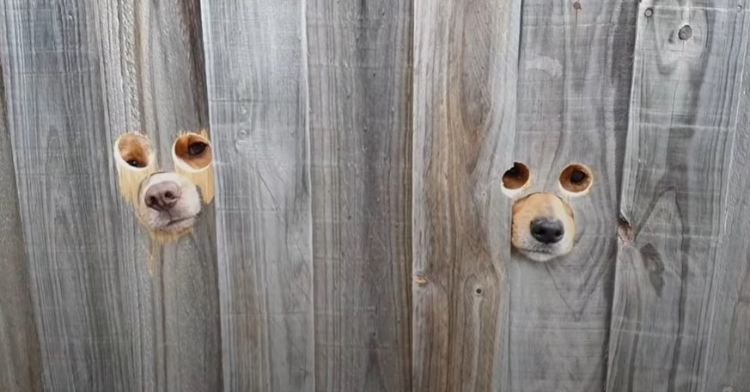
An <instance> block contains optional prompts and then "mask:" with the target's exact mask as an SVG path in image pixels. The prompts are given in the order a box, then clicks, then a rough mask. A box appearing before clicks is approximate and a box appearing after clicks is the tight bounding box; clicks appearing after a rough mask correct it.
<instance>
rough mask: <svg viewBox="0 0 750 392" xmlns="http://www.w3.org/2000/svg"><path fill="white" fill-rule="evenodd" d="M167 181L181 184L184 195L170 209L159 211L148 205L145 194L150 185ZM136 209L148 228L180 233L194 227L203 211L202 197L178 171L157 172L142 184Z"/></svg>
mask: <svg viewBox="0 0 750 392" xmlns="http://www.w3.org/2000/svg"><path fill="white" fill-rule="evenodd" d="M165 181H172V182H175V183H177V184H178V185H179V186H180V190H181V192H182V195H181V196H180V198H179V199H178V201H177V204H176V205H175V206H174V207H172V208H171V209H170V210H169V211H157V210H154V209H152V208H149V207H148V206H146V201H145V194H146V192H147V191H148V189H149V187H151V186H153V185H154V184H158V183H161V182H165ZM136 211H137V214H138V218H139V219H140V221H141V222H142V223H143V225H145V226H146V227H147V228H148V229H150V230H153V231H156V232H161V233H166V234H172V233H180V232H184V231H187V230H190V228H192V227H193V224H194V223H195V219H196V218H197V217H198V214H200V212H201V199H200V195H199V194H198V189H197V187H196V186H195V185H194V184H193V183H192V182H190V180H188V179H187V178H185V177H183V176H181V175H179V174H177V173H156V174H154V175H152V176H151V177H150V178H149V179H148V180H147V181H146V182H145V183H144V184H143V185H142V186H141V192H140V194H139V196H138V204H137V206H136Z"/></svg>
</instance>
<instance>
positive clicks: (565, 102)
mask: <svg viewBox="0 0 750 392" xmlns="http://www.w3.org/2000/svg"><path fill="white" fill-rule="evenodd" d="M635 9H636V5H635V2H633V1H614V0H607V1H598V2H590V1H576V2H553V3H550V2H549V1H543V0H528V1H524V3H523V10H522V16H521V18H522V20H523V25H522V33H521V37H522V38H521V44H520V60H519V76H518V119H517V124H518V126H517V129H518V133H517V134H516V140H515V146H516V147H515V155H514V160H516V161H519V162H523V163H524V164H526V165H527V166H528V167H529V169H530V171H531V181H532V184H531V186H530V187H529V188H528V189H526V191H525V192H523V193H522V194H520V195H519V196H518V197H519V198H520V197H523V196H525V195H527V194H531V193H534V192H550V193H554V194H557V195H558V196H560V197H561V198H562V199H563V200H565V201H566V202H568V203H569V205H570V206H571V207H572V209H573V212H574V216H575V221H576V226H577V232H576V238H577V240H576V243H575V246H574V248H573V250H572V251H571V253H570V254H568V255H566V256H564V257H561V258H557V259H553V260H551V261H549V262H547V263H538V262H534V261H531V260H529V259H527V258H526V257H524V256H523V255H522V254H520V253H514V254H513V258H512V260H513V262H512V264H511V267H510V273H509V277H508V282H509V286H510V301H509V303H510V305H509V306H510V316H509V319H510V321H509V323H510V326H509V330H510V332H509V342H510V343H509V345H510V355H509V361H510V376H509V378H510V380H509V382H510V387H509V388H508V389H509V390H511V391H552V390H555V391H601V390H604V385H605V377H606V356H607V338H608V329H609V317H610V313H609V310H610V300H611V292H612V285H613V279H614V276H613V271H614V264H615V251H616V242H615V238H616V228H617V212H616V211H617V202H618V195H619V180H620V178H621V169H622V155H623V154H622V152H623V150H624V144H625V143H624V139H625V135H626V132H627V114H628V97H629V91H630V81H631V66H632V63H631V62H630V61H629V56H630V55H631V54H632V52H633V45H634V39H635V36H634V34H635V26H634V24H635V20H634V17H635ZM572 163H582V164H585V165H587V166H588V167H589V168H590V169H591V171H592V172H593V178H594V183H593V185H592V187H591V189H590V191H589V192H588V193H587V194H585V195H581V196H575V197H569V196H567V195H566V194H564V193H563V192H562V191H561V188H560V184H559V177H560V174H561V172H562V171H563V169H564V168H565V167H566V166H568V165H569V164H572Z"/></svg>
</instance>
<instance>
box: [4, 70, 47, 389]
mask: <svg viewBox="0 0 750 392" xmlns="http://www.w3.org/2000/svg"><path fill="white" fill-rule="evenodd" d="M0 64H2V63H1V62H0ZM1 69H2V67H0V70H1ZM4 97H5V88H4V87H3V80H2V79H0V184H2V186H0V205H2V208H1V209H0V254H1V255H2V256H1V257H0V271H2V273H0V390H2V391H39V390H41V375H42V374H41V373H42V362H41V357H40V353H39V340H38V336H37V330H36V324H35V322H34V308H33V305H32V304H33V302H32V299H31V291H32V288H31V283H30V281H29V271H28V260H27V258H26V253H25V250H24V242H23V233H22V231H21V230H20V229H21V217H20V212H19V201H18V191H17V188H16V178H15V170H14V167H15V166H14V163H13V151H12V148H11V142H10V133H9V130H8V127H7V123H6V117H5V114H6V105H5V98H4Z"/></svg>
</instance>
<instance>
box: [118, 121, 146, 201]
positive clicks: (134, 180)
mask: <svg viewBox="0 0 750 392" xmlns="http://www.w3.org/2000/svg"><path fill="white" fill-rule="evenodd" d="M114 158H115V167H116V168H117V176H118V179H119V183H120V194H122V197H123V198H124V199H125V200H126V201H128V202H130V203H133V204H134V205H135V204H136V203H137V200H138V192H139V189H140V185H141V183H142V182H143V180H145V179H146V178H148V177H149V176H150V175H151V174H153V173H154V172H155V171H156V158H155V155H154V150H153V148H152V147H151V142H150V141H149V140H148V137H146V136H145V135H142V134H140V133H136V132H128V133H124V134H122V135H120V137H118V138H117V140H115V145H114Z"/></svg>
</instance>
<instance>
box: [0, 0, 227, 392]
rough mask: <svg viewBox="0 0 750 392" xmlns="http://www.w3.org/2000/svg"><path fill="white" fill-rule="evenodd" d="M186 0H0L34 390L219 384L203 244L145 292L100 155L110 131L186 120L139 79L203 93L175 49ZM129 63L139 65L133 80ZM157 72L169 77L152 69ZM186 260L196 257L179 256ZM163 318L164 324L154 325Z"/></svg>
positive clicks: (143, 239)
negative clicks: (36, 346) (36, 357)
mask: <svg viewBox="0 0 750 392" xmlns="http://www.w3.org/2000/svg"><path fill="white" fill-rule="evenodd" d="M190 4H193V5H192V6H191V5H190ZM194 4H195V2H189V3H180V4H179V5H177V3H176V2H175V3H174V4H171V5H167V6H168V7H169V8H164V9H158V5H157V4H154V3H140V2H139V3H137V4H136V3H135V2H132V1H114V0H112V1H108V2H98V3H95V2H88V1H73V0H70V1H63V2H31V3H29V2H24V1H9V2H5V3H4V4H3V5H2V8H0V12H2V15H1V16H2V17H1V18H0V19H1V20H2V23H3V25H2V27H3V28H2V31H4V33H5V34H3V35H2V38H1V39H2V41H1V42H2V47H1V48H2V59H1V60H2V63H3V71H4V73H3V77H4V81H5V86H6V97H7V102H8V103H9V107H8V124H9V129H10V131H11V139H12V145H13V151H14V153H15V163H16V178H17V183H18V191H19V194H20V195H21V197H20V210H21V220H22V222H23V233H24V236H25V240H26V245H27V246H26V251H27V253H28V260H29V269H30V278H31V284H32V287H33V289H34V295H33V297H34V310H35V313H36V318H37V327H38V330H39V336H40V350H41V357H42V362H43V364H44V367H43V371H42V380H41V383H42V386H43V389H45V390H46V389H55V390H107V391H119V390H125V391H130V390H155V389H156V390H216V389H217V388H219V387H220V372H219V363H218V336H219V335H218V323H217V316H216V309H217V308H218V307H217V306H216V305H215V304H216V303H217V300H218V291H217V289H216V283H215V277H214V278H212V276H211V274H210V267H211V264H212V263H213V262H212V260H213V257H211V256H210V254H211V253H210V252H211V251H210V249H206V250H205V251H204V253H202V254H200V255H196V254H192V253H191V254H190V256H189V257H185V258H184V259H183V260H182V261H183V262H184V264H185V265H183V266H182V269H180V270H178V272H174V273H170V272H167V273H168V274H170V276H169V278H168V279H167V281H169V282H172V283H170V284H168V287H167V290H166V291H165V292H166V293H167V294H166V295H165V296H164V298H166V299H165V300H164V302H161V303H158V304H156V305H157V306H155V307H154V306H152V299H154V295H156V293H153V292H152V290H151V285H150V278H149V276H148V272H147V267H146V266H147V262H148V257H149V255H148V247H149V245H148V239H147V238H148V236H147V234H146V233H145V232H144V231H142V230H141V229H140V228H139V227H138V225H137V224H136V222H135V218H134V216H133V213H132V211H131V209H130V207H129V206H127V205H125V203H123V202H122V201H121V200H120V196H119V193H118V192H117V189H116V176H115V170H114V167H113V164H112V162H113V161H112V157H111V156H110V151H111V147H112V143H113V141H114V139H115V138H116V137H117V136H118V135H119V134H120V133H121V132H123V131H126V130H144V131H150V133H151V134H152V135H153V136H156V135H160V134H161V132H165V133H172V132H174V131H175V129H172V127H173V124H170V123H168V121H164V122H158V121H150V120H149V119H153V118H156V117H160V118H167V119H181V120H185V121H186V122H187V123H189V126H193V125H196V126H197V125H199V124H197V123H198V122H200V119H201V115H200V110H196V106H195V105H193V106H189V105H188V107H186V106H182V105H173V103H174V102H173V101H172V100H171V99H165V100H162V101H160V102H158V111H156V109H154V110H153V111H152V112H150V113H147V111H146V109H145V108H146V107H149V105H148V103H147V102H146V101H147V98H148V97H149V96H150V93H145V92H144V90H145V89H152V88H154V89H157V90H158V89H159V86H160V85H161V86H165V85H169V86H173V85H177V86H185V89H187V90H190V91H193V90H195V91H196V92H195V93H193V94H192V95H191V98H196V97H200V96H201V95H202V92H201V90H202V88H201V85H200V83H197V82H196V79H200V78H201V77H202V76H201V75H202V70H200V69H198V68H190V67H189V66H186V65H185V64H184V63H183V62H182V60H184V59H188V61H192V59H195V58H196V57H198V56H199V55H198V54H197V52H199V50H200V49H199V47H196V46H195V40H191V39H190V37H191V36H192V37H197V36H199V32H200V26H199V24H198V25H196V24H195V21H196V20H200V16H199V14H198V13H197V12H195V10H197V8H196V7H195V5H194ZM191 10H192V11H191ZM149 15H150V16H155V15H162V17H161V18H151V17H149ZM144 21H145V22H147V23H148V26H144V25H143V24H141V23H142V22H144ZM139 37H140V38H139ZM144 37H147V39H153V40H155V41H157V42H156V43H154V44H153V45H154V46H155V47H158V50H154V52H153V53H149V52H147V51H145V48H146V47H145V46H144V45H143V42H137V41H139V39H145V38H144ZM165 37H171V38H172V39H173V41H169V42H165V41H163V40H164V39H165ZM141 50H144V51H141ZM153 54H159V57H158V58H157V57H154V56H153ZM170 56H174V57H170ZM170 59H179V60H180V61H179V62H174V61H170ZM162 60H163V61H162ZM141 71H146V72H148V73H149V75H151V76H152V79H149V80H148V82H147V83H146V82H144V80H145V79H144V75H143V74H142V73H140V72H141ZM167 71H169V72H167ZM183 71H184V72H183ZM167 73H169V75H170V77H169V80H162V78H163V77H165V76H164V75H166V74H167ZM154 75H156V76H155V77H154ZM187 86H193V87H187ZM155 95H159V94H158V92H157V94H155ZM183 99H185V98H183ZM187 99H190V98H187ZM152 107H154V108H155V107H157V106H152ZM198 109H199V106H198ZM204 112H205V110H204ZM203 116H204V117H203V118H205V114H204V115H203ZM146 123H148V124H149V127H150V128H149V129H144V128H143V127H145V126H146ZM159 127H162V128H159ZM157 128H158V129H157ZM161 158H162V160H163V158H165V157H164V152H162V157H161ZM204 238H206V240H205V241H210V240H208V237H204ZM199 263H200V265H201V267H202V268H205V269H207V271H203V270H199V269H198V268H197V267H192V266H194V265H197V264H199ZM182 272H185V273H184V274H181V273H182ZM180 287H185V289H180ZM161 299H162V297H159V298H157V300H158V301H161ZM159 309H166V310H167V314H162V313H161V311H160V310H159ZM162 316H164V317H162ZM163 324H166V326H167V329H166V330H165V333H164V334H163V335H162V334H155V331H156V330H157V329H158V328H155V326H157V325H163ZM165 338H166V339H165ZM161 350H163V351H164V352H165V353H166V355H165V356H163V357H160V356H159V355H158V354H157V352H160V351H161ZM165 361H166V362H165ZM160 369H166V371H162V370H160Z"/></svg>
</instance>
